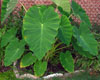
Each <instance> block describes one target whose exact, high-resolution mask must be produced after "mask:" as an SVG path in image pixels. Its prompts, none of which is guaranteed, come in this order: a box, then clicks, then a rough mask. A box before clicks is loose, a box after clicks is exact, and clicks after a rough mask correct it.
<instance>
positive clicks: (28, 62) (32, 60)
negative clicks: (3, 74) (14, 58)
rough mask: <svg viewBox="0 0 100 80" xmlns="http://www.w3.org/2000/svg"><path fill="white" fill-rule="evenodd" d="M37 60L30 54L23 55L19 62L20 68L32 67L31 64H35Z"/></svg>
mask: <svg viewBox="0 0 100 80" xmlns="http://www.w3.org/2000/svg"><path fill="white" fill-rule="evenodd" d="M36 60H37V58H36V57H35V56H34V55H33V54H32V53H27V54H26V55H24V57H23V58H22V59H21V62H20V67H21V68H24V67H27V66H30V65H32V64H33V63H35V62H36Z"/></svg>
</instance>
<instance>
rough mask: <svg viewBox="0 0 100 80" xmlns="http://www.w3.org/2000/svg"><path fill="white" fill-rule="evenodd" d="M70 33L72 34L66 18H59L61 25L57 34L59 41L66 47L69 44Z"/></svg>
mask: <svg viewBox="0 0 100 80" xmlns="http://www.w3.org/2000/svg"><path fill="white" fill-rule="evenodd" d="M72 33H73V30H72V25H71V23H70V21H69V19H68V18H67V16H65V15H63V16H62V18H61V23H60V28H59V33H58V37H59V39H60V40H61V41H62V42H64V43H65V44H66V45H69V44H70V42H71V38H72Z"/></svg>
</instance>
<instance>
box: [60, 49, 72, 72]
mask: <svg viewBox="0 0 100 80" xmlns="http://www.w3.org/2000/svg"><path fill="white" fill-rule="evenodd" d="M60 62H61V64H62V66H63V67H64V69H65V70H66V71H68V72H74V60H73V57H72V55H71V53H70V52H69V51H67V52H66V53H60Z"/></svg>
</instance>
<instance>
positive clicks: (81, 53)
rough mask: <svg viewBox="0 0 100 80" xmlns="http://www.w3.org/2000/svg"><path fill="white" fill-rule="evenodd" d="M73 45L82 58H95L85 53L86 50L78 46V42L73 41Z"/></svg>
mask: <svg viewBox="0 0 100 80" xmlns="http://www.w3.org/2000/svg"><path fill="white" fill-rule="evenodd" d="M72 45H73V47H74V49H75V50H76V51H77V52H78V53H79V54H80V55H82V56H84V57H87V58H90V59H92V58H93V56H92V55H91V54H90V53H89V52H87V51H84V50H83V49H82V47H80V46H78V43H77V40H75V39H73V40H72Z"/></svg>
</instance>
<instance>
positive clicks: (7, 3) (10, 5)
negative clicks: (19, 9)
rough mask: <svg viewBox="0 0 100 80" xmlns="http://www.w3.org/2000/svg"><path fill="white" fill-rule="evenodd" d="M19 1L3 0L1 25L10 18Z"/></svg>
mask: <svg viewBox="0 0 100 80" xmlns="http://www.w3.org/2000/svg"><path fill="white" fill-rule="evenodd" d="M17 1H18V0H3V3H2V8H1V23H3V22H4V21H5V19H6V18H7V17H8V16H9V14H10V13H11V12H12V11H13V9H14V8H15V6H16V4H17Z"/></svg>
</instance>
